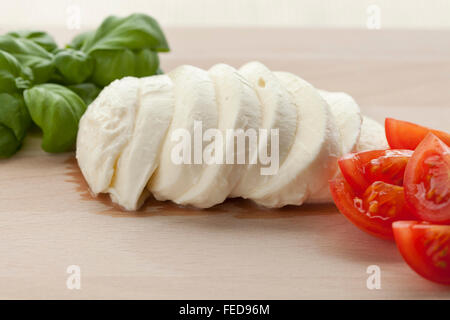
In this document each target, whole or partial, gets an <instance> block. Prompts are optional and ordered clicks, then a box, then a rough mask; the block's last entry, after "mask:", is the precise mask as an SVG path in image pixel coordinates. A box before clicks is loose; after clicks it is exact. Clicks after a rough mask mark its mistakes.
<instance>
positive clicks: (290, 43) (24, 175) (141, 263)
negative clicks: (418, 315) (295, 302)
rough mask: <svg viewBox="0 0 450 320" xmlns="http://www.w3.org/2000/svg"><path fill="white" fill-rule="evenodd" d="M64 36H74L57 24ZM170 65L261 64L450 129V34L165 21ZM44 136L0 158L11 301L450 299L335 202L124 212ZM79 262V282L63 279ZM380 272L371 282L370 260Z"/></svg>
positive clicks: (0, 275) (1, 225)
mask: <svg viewBox="0 0 450 320" xmlns="http://www.w3.org/2000/svg"><path fill="white" fill-rule="evenodd" d="M53 33H54V34H56V35H57V36H58V39H59V41H60V42H64V41H67V40H68V39H69V38H70V36H72V35H71V34H68V33H66V32H64V31H63V30H54V31H53ZM167 35H168V38H169V40H170V43H171V46H172V50H173V51H172V53H170V54H167V55H162V66H163V68H164V70H166V71H167V70H170V69H171V68H173V67H175V66H177V65H179V64H184V63H189V64H194V65H197V66H200V67H209V66H211V65H213V64H214V63H218V62H225V63H229V64H232V65H234V66H236V67H238V66H239V65H240V64H242V63H244V62H247V61H250V60H261V61H262V62H264V63H266V64H267V65H268V66H269V67H270V68H272V69H274V70H287V71H291V72H294V73H297V74H299V75H300V76H302V77H303V78H305V79H307V80H309V81H311V82H312V83H313V84H314V85H316V86H317V87H320V88H323V89H328V90H333V91H339V90H342V91H346V92H349V93H350V94H352V95H353V96H354V97H355V99H356V100H357V101H358V102H359V103H360V105H361V108H362V110H363V112H364V113H365V114H367V115H370V116H373V117H374V118H376V119H377V120H383V118H384V117H385V116H392V117H398V118H402V119H407V120H411V121H417V122H421V123H424V124H427V125H430V126H435V127H437V128H440V129H444V130H450V103H449V101H450V89H449V88H450V76H449V75H450V42H449V41H448V39H449V38H450V33H449V32H443V31H442V32H440V31H435V32H431V31H428V32H412V31H409V32H406V31H355V30H338V31H336V30H335V31H330V30H328V31H326V30H295V29H271V30H264V29H228V30H226V29H203V30H202V29H185V28H183V29H168V30H167ZM39 144H40V137H39V134H36V133H35V134H32V135H31V136H29V137H28V138H27V139H26V142H25V147H24V149H23V150H22V151H20V153H19V154H17V155H16V156H15V157H13V158H11V159H9V160H2V161H0V298H21V299H22V298H39V299H41V298H64V299H66V298H67V299H81V298H127V299H129V298H150V299H154V298H158V299H166V298H167V299H169V298H172V299H197V298H203V299H211V298H214V299H215V298H222V299H231V298H233V299H241V298H243V299H260V298H263V299H298V298H361V299H379V298H387V299H391V298H412V299H416V298H424V299H441V298H442V299H450V290H449V288H448V287H444V286H440V285H436V284H433V283H431V282H428V281H426V280H424V279H422V278H420V277H419V276H417V275H416V274H415V273H414V272H413V271H412V270H411V269H409V267H408V266H407V265H406V264H405V263H404V262H403V260H402V258H401V257H400V255H399V253H398V252H397V249H396V247H395V244H394V243H391V242H387V241H382V240H378V239H375V238H372V237H370V236H368V235H366V234H364V233H362V232H361V231H359V230H357V229H356V228H355V227H354V226H353V225H352V224H350V223H349V222H348V221H347V220H346V219H345V218H344V217H343V216H341V215H340V214H339V213H338V212H337V210H336V209H335V207H334V206H333V205H317V206H313V205H307V206H302V207H298V208H296V207H288V208H284V209H282V210H275V211H270V210H264V209H261V208H258V207H256V206H254V205H252V204H251V203H249V202H246V201H242V200H234V201H228V202H226V203H225V204H223V205H221V206H218V207H216V208H214V209H212V210H207V211H200V210H192V209H190V210H187V209H180V208H178V207H176V206H174V205H170V204H167V203H157V202H151V203H150V204H149V205H147V206H146V207H145V208H144V210H143V211H141V212H138V213H136V214H125V213H123V212H120V211H118V210H117V209H115V208H114V207H111V206H110V205H109V202H108V201H107V200H105V198H101V199H99V200H95V199H93V198H92V197H91V196H90V195H89V193H88V192H87V189H86V186H85V184H84V182H83V179H82V177H81V175H80V173H79V170H78V168H77V166H76V163H75V162H74V160H73V154H61V155H47V154H45V153H44V152H42V151H41V150H40V148H39ZM69 265H78V266H80V268H81V290H69V289H67V287H66V280H67V277H68V274H67V273H66V268H67V267H68V266H69ZM370 265H378V266H379V267H380V269H381V289H380V290H369V289H367V287H366V280H367V277H368V276H369V275H368V274H367V273H366V270H367V268H368V266H370Z"/></svg>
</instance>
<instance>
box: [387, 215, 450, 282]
mask: <svg viewBox="0 0 450 320" xmlns="http://www.w3.org/2000/svg"><path fill="white" fill-rule="evenodd" d="M392 228H393V230H394V237H395V242H396V243H397V247H398V249H399V250H400V253H401V254H402V256H403V258H404V259H405V261H406V262H407V263H408V264H409V266H410V267H411V268H412V269H413V270H414V271H416V272H417V273H418V274H420V275H421V276H422V277H424V278H426V279H428V280H431V281H434V282H438V283H443V284H450V226H444V225H432V224H428V223H426V222H417V221H397V222H394V223H393V224H392Z"/></svg>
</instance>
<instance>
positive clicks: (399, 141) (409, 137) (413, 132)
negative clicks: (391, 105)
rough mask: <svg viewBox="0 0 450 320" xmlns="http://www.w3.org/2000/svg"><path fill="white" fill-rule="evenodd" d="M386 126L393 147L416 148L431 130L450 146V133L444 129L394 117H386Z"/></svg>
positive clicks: (387, 135)
mask: <svg viewBox="0 0 450 320" xmlns="http://www.w3.org/2000/svg"><path fill="white" fill-rule="evenodd" d="M384 127H385V130H386V138H387V141H388V143H389V146H390V147H391V148H392V149H410V150H415V149H416V147H417V146H418V145H419V143H420V142H421V141H422V140H423V139H424V138H425V136H426V135H427V134H428V133H429V132H432V133H433V134H434V135H436V136H437V137H439V139H441V140H442V141H443V142H444V143H446V144H447V145H448V146H450V134H449V133H447V132H444V131H440V130H433V129H430V128H427V127H424V126H421V125H418V124H415V123H411V122H408V121H402V120H396V119H392V118H386V120H385V122H384Z"/></svg>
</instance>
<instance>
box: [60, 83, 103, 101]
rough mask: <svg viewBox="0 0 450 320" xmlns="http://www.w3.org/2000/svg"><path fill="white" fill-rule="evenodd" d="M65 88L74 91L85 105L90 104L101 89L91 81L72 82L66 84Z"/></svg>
mask: <svg viewBox="0 0 450 320" xmlns="http://www.w3.org/2000/svg"><path fill="white" fill-rule="evenodd" d="M67 88H68V89H70V90H72V91H73V92H75V93H76V94H77V95H78V96H79V97H80V98H81V99H83V101H84V103H85V104H86V106H88V105H90V104H91V102H92V101H94V100H95V98H97V96H98V95H99V93H100V91H101V89H100V88H99V87H97V86H96V85H95V84H93V83H80V84H74V85H71V86H67Z"/></svg>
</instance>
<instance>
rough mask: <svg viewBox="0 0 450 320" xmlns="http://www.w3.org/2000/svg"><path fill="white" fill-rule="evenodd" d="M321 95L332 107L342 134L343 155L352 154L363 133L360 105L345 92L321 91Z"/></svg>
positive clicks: (332, 112)
mask: <svg viewBox="0 0 450 320" xmlns="http://www.w3.org/2000/svg"><path fill="white" fill-rule="evenodd" d="M319 94H320V95H321V96H322V97H323V98H324V99H325V101H326V102H327V103H328V105H329V106H330V110H331V114H332V115H333V116H334V120H335V122H336V125H337V127H338V129H339V132H340V134H341V145H342V154H343V155H344V154H347V153H349V152H352V151H353V150H354V149H355V146H356V144H357V143H358V140H359V135H360V133H361V123H362V116H361V110H360V109H359V106H358V104H357V103H356V101H355V100H354V99H353V98H352V97H351V96H350V95H348V94H346V93H345V92H329V91H324V90H319Z"/></svg>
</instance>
